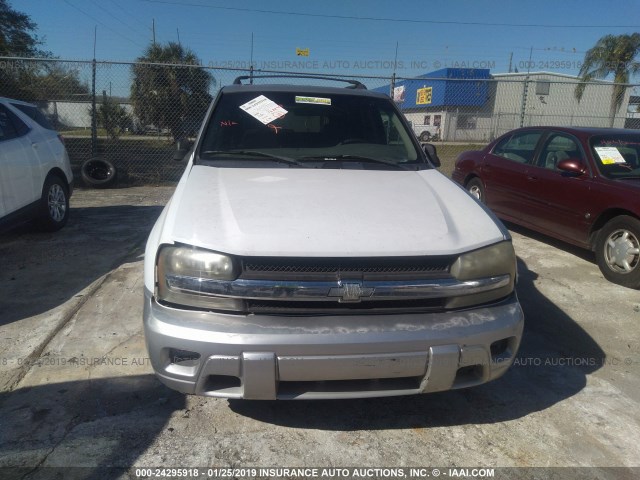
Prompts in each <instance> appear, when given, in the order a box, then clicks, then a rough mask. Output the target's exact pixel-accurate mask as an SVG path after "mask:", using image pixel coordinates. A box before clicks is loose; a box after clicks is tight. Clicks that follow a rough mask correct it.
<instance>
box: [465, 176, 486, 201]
mask: <svg viewBox="0 0 640 480" xmlns="http://www.w3.org/2000/svg"><path fill="white" fill-rule="evenodd" d="M466 187H467V191H468V192H469V193H470V194H471V196H473V197H475V198H477V199H478V201H480V202H482V203H484V185H483V184H482V180H480V179H479V178H478V177H473V178H472V179H471V180H469V181H468V182H467V185H466Z"/></svg>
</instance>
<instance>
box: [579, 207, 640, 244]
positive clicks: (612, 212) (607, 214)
mask: <svg viewBox="0 0 640 480" xmlns="http://www.w3.org/2000/svg"><path fill="white" fill-rule="evenodd" d="M621 215H627V216H629V217H633V218H636V219H637V220H640V216H638V215H636V214H635V213H633V212H631V211H629V210H626V209H624V208H609V209H607V210H605V211H604V212H602V213H601V214H600V215H599V216H598V218H597V219H596V221H595V222H593V224H592V225H591V230H590V231H589V246H590V248H591V251H595V249H596V241H597V238H598V234H599V233H600V230H602V228H603V227H604V226H605V225H606V224H607V223H608V222H609V221H611V220H613V219H614V218H616V217H619V216H621Z"/></svg>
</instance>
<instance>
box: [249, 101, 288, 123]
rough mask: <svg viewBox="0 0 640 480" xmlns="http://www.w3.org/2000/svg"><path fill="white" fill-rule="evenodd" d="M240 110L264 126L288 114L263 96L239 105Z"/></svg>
mask: <svg viewBox="0 0 640 480" xmlns="http://www.w3.org/2000/svg"><path fill="white" fill-rule="evenodd" d="M240 108H241V109H242V110H244V111H245V112H247V113H248V114H249V115H251V116H252V117H253V118H255V119H256V120H258V121H260V122H262V123H264V124H265V125H266V124H267V123H271V122H273V121H274V120H275V119H276V118H280V117H284V116H285V115H286V114H287V113H288V112H287V111H286V110H285V109H284V108H282V107H281V106H280V105H278V104H277V103H276V102H274V101H272V100H269V99H268V98H267V97H265V96H264V95H260V96H259V97H256V98H254V99H253V100H249V101H248V102H247V103H245V104H243V105H240Z"/></svg>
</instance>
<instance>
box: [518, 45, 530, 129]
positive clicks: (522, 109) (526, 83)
mask: <svg viewBox="0 0 640 480" xmlns="http://www.w3.org/2000/svg"><path fill="white" fill-rule="evenodd" d="M531 57H533V47H531V50H529V61H528V62H527V75H526V76H525V77H524V85H523V86H522V105H521V106H520V128H522V127H524V116H525V115H524V114H525V112H526V110H527V93H528V90H529V72H530V70H531Z"/></svg>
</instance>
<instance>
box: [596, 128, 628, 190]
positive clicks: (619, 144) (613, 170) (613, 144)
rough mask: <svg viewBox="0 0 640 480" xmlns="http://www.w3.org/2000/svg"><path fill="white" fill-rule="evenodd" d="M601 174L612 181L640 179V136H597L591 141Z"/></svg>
mask: <svg viewBox="0 0 640 480" xmlns="http://www.w3.org/2000/svg"><path fill="white" fill-rule="evenodd" d="M590 144H591V150H592V153H593V158H594V159H595V161H596V166H597V167H598V170H599V171H600V173H601V174H602V175H603V176H605V177H607V178H610V179H637V178H640V135H639V134H626V133H623V134H613V135H597V136H594V137H591V140H590Z"/></svg>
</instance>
